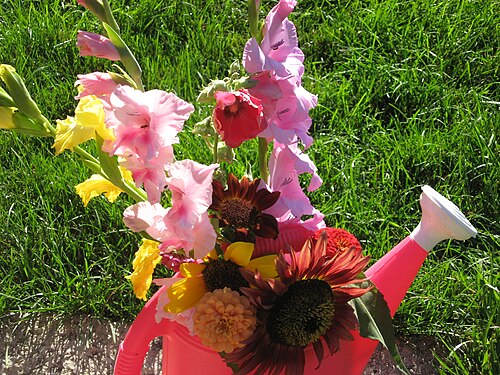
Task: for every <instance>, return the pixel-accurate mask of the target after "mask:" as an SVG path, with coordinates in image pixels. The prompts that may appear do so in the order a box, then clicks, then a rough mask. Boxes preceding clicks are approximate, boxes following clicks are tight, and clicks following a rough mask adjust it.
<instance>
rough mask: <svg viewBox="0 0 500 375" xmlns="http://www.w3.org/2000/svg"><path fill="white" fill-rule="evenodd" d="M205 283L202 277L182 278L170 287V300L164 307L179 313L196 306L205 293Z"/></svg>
mask: <svg viewBox="0 0 500 375" xmlns="http://www.w3.org/2000/svg"><path fill="white" fill-rule="evenodd" d="M205 292H206V290H205V283H204V282H203V278H202V277H190V278H186V279H182V280H180V281H178V282H176V283H175V284H174V285H172V286H171V287H170V288H168V297H169V299H170V302H169V303H167V304H166V305H165V307H164V310H165V311H166V312H169V313H173V314H177V313H180V312H183V311H185V310H187V309H190V308H191V307H194V306H195V305H196V304H197V303H198V301H199V300H200V299H201V297H203V295H204V294H205Z"/></svg>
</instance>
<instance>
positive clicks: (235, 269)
mask: <svg viewBox="0 0 500 375" xmlns="http://www.w3.org/2000/svg"><path fill="white" fill-rule="evenodd" d="M253 249H254V245H253V244H251V243H248V242H235V243H233V244H231V245H229V247H228V248H227V249H226V251H225V252H224V256H223V257H219V256H217V254H216V252H215V251H212V252H211V253H210V254H209V256H208V257H207V258H206V261H205V262H203V263H182V264H181V265H180V274H181V276H183V278H182V279H181V280H179V281H177V282H176V283H175V284H173V285H172V286H171V287H170V288H169V289H168V297H169V302H168V303H167V304H166V305H165V306H164V307H163V309H164V311H165V312H167V313H180V312H183V311H185V310H187V309H190V308H192V307H194V306H196V304H197V303H198V302H199V301H200V299H201V298H202V297H203V296H204V294H205V293H207V292H213V291H214V290H217V289H224V288H229V289H231V290H234V291H239V289H240V288H241V287H248V285H249V284H248V282H247V281H246V280H245V278H244V277H243V276H242V274H241V269H243V268H245V269H247V270H248V271H249V272H251V273H253V272H255V271H256V270H258V272H259V273H260V274H263V275H266V277H270V278H272V277H275V276H276V275H277V274H276V268H275V260H276V255H266V256H263V257H260V258H255V259H252V260H250V259H251V258H252V254H253Z"/></svg>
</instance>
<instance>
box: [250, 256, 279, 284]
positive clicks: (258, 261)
mask: <svg viewBox="0 0 500 375" xmlns="http://www.w3.org/2000/svg"><path fill="white" fill-rule="evenodd" d="M277 257H278V256H277V255H275V254H271V255H264V256H263V257H259V258H255V259H252V260H251V261H250V262H248V264H247V265H246V266H245V268H246V269H248V270H249V271H252V272H255V270H258V271H259V272H260V274H261V275H262V277H263V278H266V279H274V278H275V277H278V272H276V258H277Z"/></svg>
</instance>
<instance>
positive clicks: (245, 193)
mask: <svg viewBox="0 0 500 375" xmlns="http://www.w3.org/2000/svg"><path fill="white" fill-rule="evenodd" d="M260 181H261V180H260V178H257V179H255V180H253V181H251V182H249V181H248V179H247V178H246V177H243V178H242V179H241V182H240V181H238V179H237V178H236V177H235V176H234V175H233V174H229V176H228V180H227V189H224V187H223V186H222V184H221V183H220V182H219V181H217V180H214V181H213V183H212V186H213V193H212V205H211V206H210V209H211V210H213V211H215V215H216V217H217V218H218V219H219V222H220V226H221V227H224V234H225V235H226V236H227V237H229V240H230V241H231V242H233V241H245V242H254V241H253V239H254V236H259V237H264V238H276V237H277V236H278V222H277V221H276V218H275V217H274V216H272V215H269V214H265V213H263V212H262V211H264V210H266V209H268V208H269V207H271V206H272V205H273V204H275V203H276V201H277V200H278V198H279V196H280V193H279V192H272V193H271V192H270V191H268V190H266V189H259V190H257V189H258V188H259V183H260Z"/></svg>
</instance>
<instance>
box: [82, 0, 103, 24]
mask: <svg viewBox="0 0 500 375" xmlns="http://www.w3.org/2000/svg"><path fill="white" fill-rule="evenodd" d="M77 1H78V4H80V5H81V6H83V7H84V8H86V9H88V10H90V12H91V13H92V14H93V15H94V16H96V17H97V18H99V20H101V22H106V12H105V10H104V6H103V4H102V1H99V0H77Z"/></svg>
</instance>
